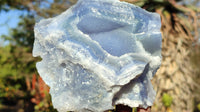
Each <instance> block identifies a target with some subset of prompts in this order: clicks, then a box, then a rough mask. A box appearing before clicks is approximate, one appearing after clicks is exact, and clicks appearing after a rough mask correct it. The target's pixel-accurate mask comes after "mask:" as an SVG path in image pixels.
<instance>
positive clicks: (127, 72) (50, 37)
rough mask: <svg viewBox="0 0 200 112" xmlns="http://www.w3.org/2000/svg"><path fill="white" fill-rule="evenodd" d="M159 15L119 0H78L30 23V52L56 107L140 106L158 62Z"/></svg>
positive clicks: (146, 100)
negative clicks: (32, 36) (32, 37)
mask: <svg viewBox="0 0 200 112" xmlns="http://www.w3.org/2000/svg"><path fill="white" fill-rule="evenodd" d="M160 27H161V21H160V16H159V15H158V14H156V13H150V12H147V11H145V10H144V9H141V8H139V7H137V6H134V5H132V4H129V3H125V2H120V1H119V0H79V1H78V2H77V4H76V5H74V6H73V7H71V8H70V9H68V10H67V11H66V12H64V13H62V14H60V15H58V16H57V17H54V18H50V19H45V20H41V21H40V22H39V23H37V24H36V25H35V42H34V48H33V56H35V57H36V56H40V57H41V58H42V61H41V62H38V63H37V70H38V72H39V74H40V75H41V77H42V78H43V80H44V81H45V82H46V84H48V85H49V86H50V94H51V97H52V102H53V106H54V107H55V108H56V109H57V110H58V111H59V112H66V111H83V112H87V111H94V112H102V111H105V110H108V109H113V106H114V105H117V104H124V105H128V106H130V107H143V108H146V107H148V106H151V105H152V104H153V101H154V98H155V95H156V93H155V91H154V90H153V87H152V85H151V82H150V80H151V79H152V77H153V76H154V74H155V73H156V71H157V69H158V68H159V66H160V64H161V40H162V39H161V32H160Z"/></svg>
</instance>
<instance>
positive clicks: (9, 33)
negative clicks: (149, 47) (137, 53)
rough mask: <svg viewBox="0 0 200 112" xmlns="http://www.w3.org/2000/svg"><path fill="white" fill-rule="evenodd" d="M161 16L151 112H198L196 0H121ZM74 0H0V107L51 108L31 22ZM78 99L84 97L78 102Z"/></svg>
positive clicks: (45, 111) (199, 8) (27, 111)
mask: <svg viewBox="0 0 200 112" xmlns="http://www.w3.org/2000/svg"><path fill="white" fill-rule="evenodd" d="M121 1H126V2H129V3H132V4H135V5H138V6H140V7H142V8H144V9H146V10H148V11H151V12H157V13H159V14H160V15H161V19H162V28H161V31H162V35H163V45H162V56H163V61H162V65H161V68H160V69H159V70H158V72H157V74H156V75H155V77H154V79H153V80H152V83H153V86H154V89H155V90H156V92H157V97H156V100H155V103H154V105H153V106H152V112H200V1H199V0H121ZM75 3H76V0H0V36H1V37H0V112H57V111H56V109H54V108H53V106H52V103H51V97H50V95H49V94H48V91H49V87H48V86H47V85H45V83H44V82H43V80H42V79H41V78H40V77H39V75H38V73H37V70H36V68H35V63H36V62H37V61H39V60H40V58H39V57H38V58H33V57H32V47H33V41H34V32H33V27H34V24H35V22H38V21H40V20H41V19H44V18H49V17H54V16H56V15H58V14H60V13H61V12H63V11H65V10H66V9H68V8H69V7H70V6H71V5H73V4H75ZM83 103H84V102H83Z"/></svg>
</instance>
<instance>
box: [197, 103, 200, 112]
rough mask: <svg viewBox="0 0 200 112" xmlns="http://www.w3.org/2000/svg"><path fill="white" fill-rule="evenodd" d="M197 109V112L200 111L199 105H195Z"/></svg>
mask: <svg viewBox="0 0 200 112" xmlns="http://www.w3.org/2000/svg"><path fill="white" fill-rule="evenodd" d="M197 109H198V111H200V103H199V104H198V105H197Z"/></svg>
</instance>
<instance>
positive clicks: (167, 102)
mask: <svg viewBox="0 0 200 112" xmlns="http://www.w3.org/2000/svg"><path fill="white" fill-rule="evenodd" d="M172 101H173V98H172V97H171V96H170V95H169V94H167V93H164V94H163V96H162V102H163V104H164V106H165V107H170V106H171V105H172Z"/></svg>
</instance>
